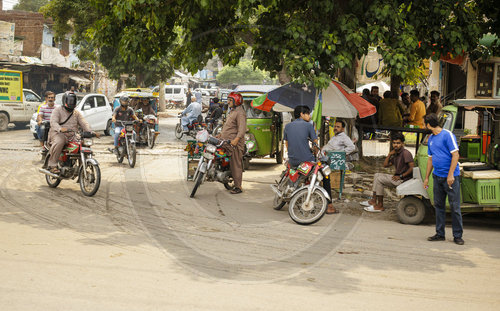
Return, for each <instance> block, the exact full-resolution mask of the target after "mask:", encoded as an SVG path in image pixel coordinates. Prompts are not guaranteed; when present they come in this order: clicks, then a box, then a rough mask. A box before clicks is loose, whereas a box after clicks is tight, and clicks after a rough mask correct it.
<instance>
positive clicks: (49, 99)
mask: <svg viewBox="0 0 500 311" xmlns="http://www.w3.org/2000/svg"><path fill="white" fill-rule="evenodd" d="M55 100H56V95H55V94H54V92H52V91H47V92H45V102H44V103H43V104H42V105H40V107H38V116H37V117H36V122H37V126H36V133H37V135H38V139H39V140H40V146H42V147H43V140H42V138H43V137H42V136H43V131H44V130H45V128H44V127H43V126H42V122H44V121H48V122H50V117H51V115H52V111H54V108H55V106H54V102H55Z"/></svg>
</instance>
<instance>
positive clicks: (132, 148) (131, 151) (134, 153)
mask: <svg viewBox="0 0 500 311" xmlns="http://www.w3.org/2000/svg"><path fill="white" fill-rule="evenodd" d="M128 151H129V154H128V155H127V159H128V165H129V166H130V167H132V168H133V167H134V166H135V161H136V159H137V150H136V148H135V144H130V146H129V150H128Z"/></svg>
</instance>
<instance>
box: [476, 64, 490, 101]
mask: <svg viewBox="0 0 500 311" xmlns="http://www.w3.org/2000/svg"><path fill="white" fill-rule="evenodd" d="M493 70H494V64H478V66H477V87H476V96H481V97H491V96H493Z"/></svg>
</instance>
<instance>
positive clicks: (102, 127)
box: [30, 93, 113, 138]
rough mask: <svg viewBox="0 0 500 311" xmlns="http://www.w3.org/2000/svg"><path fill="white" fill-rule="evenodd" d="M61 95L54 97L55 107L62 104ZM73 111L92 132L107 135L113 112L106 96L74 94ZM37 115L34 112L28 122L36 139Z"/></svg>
mask: <svg viewBox="0 0 500 311" xmlns="http://www.w3.org/2000/svg"><path fill="white" fill-rule="evenodd" d="M63 94H64V93H59V94H57V95H56V101H55V105H56V106H60V105H61V104H62V96H63ZM75 109H76V110H78V111H79V112H80V113H81V114H82V115H83V117H84V118H85V120H87V122H88V123H89V125H90V128H91V129H92V130H93V131H94V132H97V131H104V134H106V135H109V132H110V128H111V117H112V115H113V111H112V109H111V105H110V104H109V102H108V99H107V98H106V96H104V95H102V94H96V93H88V94H86V93H76V108H75ZM37 115H38V112H35V113H34V114H33V115H32V116H31V120H30V130H31V133H33V136H34V137H35V138H38V136H37V133H36V117H37Z"/></svg>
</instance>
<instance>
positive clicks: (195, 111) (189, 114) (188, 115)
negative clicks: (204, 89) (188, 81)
mask: <svg viewBox="0 0 500 311" xmlns="http://www.w3.org/2000/svg"><path fill="white" fill-rule="evenodd" d="M201 109H202V107H201V103H200V102H198V101H197V99H196V97H194V96H193V97H192V98H191V104H189V106H187V107H186V109H184V111H182V112H181V116H182V118H181V125H182V130H183V131H184V132H186V133H187V132H189V129H188V125H189V124H191V123H192V122H193V121H196V120H198V117H199V116H200V115H201Z"/></svg>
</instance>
